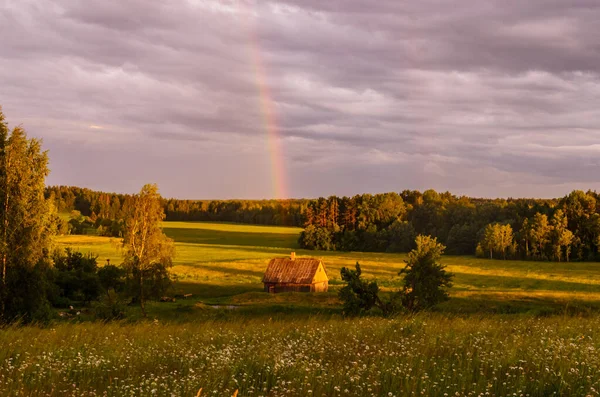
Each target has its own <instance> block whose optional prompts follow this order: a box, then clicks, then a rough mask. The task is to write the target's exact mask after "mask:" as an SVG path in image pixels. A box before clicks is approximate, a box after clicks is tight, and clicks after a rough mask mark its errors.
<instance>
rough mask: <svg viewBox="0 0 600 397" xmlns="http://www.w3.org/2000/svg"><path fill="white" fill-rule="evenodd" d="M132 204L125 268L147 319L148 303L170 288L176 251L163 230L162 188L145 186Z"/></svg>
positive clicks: (127, 223)
mask: <svg viewBox="0 0 600 397" xmlns="http://www.w3.org/2000/svg"><path fill="white" fill-rule="evenodd" d="M129 204H130V205H129V206H128V208H127V215H126V220H125V225H126V226H125V235H124V238H123V248H124V252H123V256H124V266H125V269H126V270H127V277H128V281H129V289H130V293H131V294H132V295H133V298H134V301H136V302H137V303H139V305H140V308H141V309H142V314H143V315H144V317H146V316H147V314H146V301H147V300H148V299H153V298H158V297H160V295H161V294H163V293H164V292H165V291H166V289H167V288H168V286H169V285H170V282H171V280H170V275H169V271H168V269H169V268H170V267H171V266H172V258H173V256H174V254H175V250H174V244H173V240H172V239H170V238H168V237H167V236H166V235H165V234H164V233H163V231H162V228H161V222H162V221H163V220H164V218H165V213H164V210H163V206H162V203H161V200H160V195H159V194H158V187H157V186H156V185H154V184H152V185H150V184H149V185H145V186H144V187H143V188H142V190H141V191H140V193H139V194H137V195H135V196H134V198H133V200H131V202H130V203H129Z"/></svg>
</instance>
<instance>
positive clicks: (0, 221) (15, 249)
mask: <svg viewBox="0 0 600 397" xmlns="http://www.w3.org/2000/svg"><path fill="white" fill-rule="evenodd" d="M47 175H48V156H47V153H46V152H44V151H42V148H41V142H40V141H39V140H37V139H28V138H27V135H26V133H25V131H24V130H23V129H22V128H21V127H16V128H14V129H13V130H12V131H9V129H8V126H7V124H6V121H5V118H4V114H3V113H2V111H1V109H0V321H10V320H12V319H14V318H17V317H20V318H22V319H24V320H26V321H27V320H32V319H34V317H35V315H36V314H35V313H39V312H40V310H44V308H46V307H48V301H47V298H46V288H45V286H46V285H47V281H46V275H47V272H48V269H49V263H50V260H49V258H48V252H49V249H50V244H51V236H52V234H53V233H54V231H55V227H53V226H52V217H53V214H52V206H51V205H50V203H49V201H47V200H46V199H45V197H44V187H45V186H44V182H45V178H46V176H47Z"/></svg>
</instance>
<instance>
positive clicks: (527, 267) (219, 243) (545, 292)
mask: <svg viewBox="0 0 600 397" xmlns="http://www.w3.org/2000/svg"><path fill="white" fill-rule="evenodd" d="M164 230H165V232H166V234H167V235H169V236H170V237H172V238H173V239H175V241H176V250H177V256H176V258H175V266H174V267H173V272H174V274H175V275H176V276H177V278H178V282H177V283H176V290H177V293H192V294H193V299H191V300H187V301H178V302H175V303H168V304H165V303H162V304H158V303H156V304H153V305H151V306H152V307H151V310H154V312H155V313H154V315H155V316H157V317H158V318H163V317H173V319H186V320H187V318H188V317H191V318H196V317H197V316H198V315H202V313H203V312H204V311H205V309H206V307H205V306H204V305H229V306H236V307H237V306H239V307H240V309H243V310H242V311H251V312H252V313H253V314H256V312H261V311H263V312H265V313H271V312H273V311H277V312H295V313H307V312H309V313H323V312H327V313H329V312H335V311H336V310H337V311H339V304H338V301H337V297H336V293H337V289H338V288H339V284H340V269H341V268H342V267H343V266H354V264H355V263H356V262H357V261H358V262H360V264H361V266H362V269H363V272H364V274H365V277H367V278H375V279H377V280H378V282H379V284H380V285H381V286H382V287H383V288H384V289H394V288H398V287H399V286H400V283H401V277H400V276H398V272H399V271H400V269H402V267H403V266H404V259H405V257H406V256H405V255H404V254H384V253H362V252H348V253H340V252H325V251H305V250H300V249H298V247H297V239H298V234H299V233H300V232H301V229H298V228H285V227H267V226H250V225H236V224H218V223H203V222H165V223H164ZM58 244H59V245H61V246H65V247H67V246H68V247H71V248H73V249H75V250H80V251H85V252H92V253H95V254H97V255H98V261H99V262H100V263H104V262H105V261H106V259H110V260H111V262H112V263H119V261H120V252H119V250H118V241H117V240H116V239H110V238H106V237H96V236H64V237H60V238H59V239H58ZM291 251H295V252H296V254H297V255H298V256H315V257H320V258H323V260H324V262H325V264H326V267H327V272H328V275H329V278H330V289H331V292H330V293H327V294H312V295H311V294H308V295H307V294H278V295H269V294H264V293H262V284H261V280H262V275H263V273H264V271H265V269H266V266H267V263H268V261H269V259H271V258H273V257H277V256H286V255H289V254H290V252H291ZM443 263H445V264H446V265H447V266H448V270H449V271H451V272H452V273H454V274H455V279H454V287H453V288H452V291H451V295H452V298H453V299H452V300H451V301H450V302H447V303H445V304H443V305H441V306H440V307H439V309H438V310H440V311H443V312H449V313H455V314H461V313H462V314H466V313H480V314H481V313H531V314H538V315H540V314H541V315H544V314H565V313H567V314H568V313H583V312H590V311H594V310H593V308H595V307H596V306H598V307H600V263H590V262H585V263H576V262H571V263H568V262H563V263H557V262H525V261H501V260H487V259H478V258H474V257H459V256H445V257H444V259H443ZM200 303H201V304H200ZM172 309H173V310H172ZM174 313H175V314H174Z"/></svg>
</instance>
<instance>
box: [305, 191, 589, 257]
mask: <svg viewBox="0 0 600 397" xmlns="http://www.w3.org/2000/svg"><path fill="white" fill-rule="evenodd" d="M304 216H305V230H304V232H303V233H302V235H301V237H300V244H301V246H302V247H304V248H309V249H321V250H343V251H381V252H408V251H410V250H411V249H413V248H414V239H415V236H417V235H429V236H433V237H435V238H437V239H438V240H439V241H440V243H442V244H444V245H445V246H446V247H447V249H446V253H448V254H454V255H473V254H476V255H478V256H481V257H489V258H499V259H508V258H512V259H530V260H554V261H568V260H579V261H582V260H599V259H600V254H599V248H600V197H599V195H598V194H597V193H596V192H595V191H588V192H583V191H580V190H575V191H573V192H571V193H570V194H568V195H567V196H565V197H563V198H560V199H478V198H469V197H464V196H462V197H458V196H455V195H452V194H450V193H448V192H445V193H438V192H436V191H434V190H427V191H425V192H423V193H421V192H418V191H408V190H405V191H403V192H401V193H399V194H398V193H385V194H375V195H370V194H363V195H357V196H354V197H341V198H339V197H335V196H332V197H329V198H320V199H317V200H313V201H311V202H310V203H309V205H308V208H307V211H306V213H305V214H304Z"/></svg>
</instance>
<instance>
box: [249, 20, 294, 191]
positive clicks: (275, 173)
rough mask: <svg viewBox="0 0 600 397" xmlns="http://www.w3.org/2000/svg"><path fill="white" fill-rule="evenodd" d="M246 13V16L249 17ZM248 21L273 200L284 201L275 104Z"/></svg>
mask: <svg viewBox="0 0 600 397" xmlns="http://www.w3.org/2000/svg"><path fill="white" fill-rule="evenodd" d="M249 14H250V13H248V14H247V15H249ZM248 19H249V20H252V23H251V27H250V29H249V30H250V35H249V36H250V51H251V54H252V66H253V68H254V76H255V78H256V85H257V88H258V95H259V102H260V111H261V115H262V118H263V125H264V129H265V131H266V134H267V147H268V150H269V158H270V163H271V164H270V166H271V179H272V188H273V193H272V194H273V198H275V199H286V198H288V197H289V196H288V186H287V178H286V175H287V172H286V164H285V156H284V153H283V147H282V144H281V141H282V138H281V134H280V132H279V128H278V127H277V116H276V112H275V104H274V101H273V96H272V95H271V91H270V89H269V84H268V79H267V76H268V73H267V69H266V67H265V63H264V61H263V58H262V54H261V51H260V48H259V40H258V33H257V28H256V24H255V23H254V22H255V21H254V19H255V17H254V16H253V15H249V18H248Z"/></svg>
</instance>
